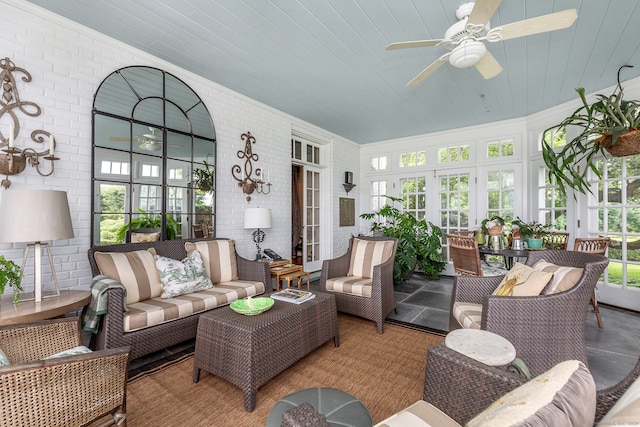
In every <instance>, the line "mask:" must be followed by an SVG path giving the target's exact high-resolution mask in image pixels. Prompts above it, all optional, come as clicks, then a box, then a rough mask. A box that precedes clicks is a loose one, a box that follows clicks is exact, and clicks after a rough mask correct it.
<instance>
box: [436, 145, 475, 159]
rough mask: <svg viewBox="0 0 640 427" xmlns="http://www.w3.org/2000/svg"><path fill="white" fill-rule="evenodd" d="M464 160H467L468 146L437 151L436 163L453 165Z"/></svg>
mask: <svg viewBox="0 0 640 427" xmlns="http://www.w3.org/2000/svg"><path fill="white" fill-rule="evenodd" d="M466 160H469V146H468V145H461V146H459V147H446V148H439V149H438V163H455V162H462V161H466Z"/></svg>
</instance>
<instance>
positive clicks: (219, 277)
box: [184, 239, 238, 285]
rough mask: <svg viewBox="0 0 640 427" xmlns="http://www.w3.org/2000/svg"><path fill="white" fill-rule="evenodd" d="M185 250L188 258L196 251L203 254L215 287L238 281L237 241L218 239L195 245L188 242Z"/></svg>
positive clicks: (208, 273)
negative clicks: (221, 283)
mask: <svg viewBox="0 0 640 427" xmlns="http://www.w3.org/2000/svg"><path fill="white" fill-rule="evenodd" d="M184 248H185V249H186V251H187V256H189V255H191V254H192V253H193V251H195V250H198V251H199V252H200V253H201V254H202V259H203V260H204V265H205V268H206V270H207V275H208V276H209V278H210V279H211V281H212V282H213V284H214V285H215V284H217V283H220V282H231V281H234V280H238V266H237V264H236V246H235V241H233V240H223V239H218V240H206V241H202V242H195V243H193V242H187V243H185V244H184Z"/></svg>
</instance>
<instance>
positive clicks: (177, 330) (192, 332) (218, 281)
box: [88, 238, 271, 360]
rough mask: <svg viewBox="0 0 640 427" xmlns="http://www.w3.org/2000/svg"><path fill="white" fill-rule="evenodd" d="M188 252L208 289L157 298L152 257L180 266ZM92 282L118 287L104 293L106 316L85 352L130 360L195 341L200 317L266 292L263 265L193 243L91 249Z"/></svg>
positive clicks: (225, 246)
mask: <svg viewBox="0 0 640 427" xmlns="http://www.w3.org/2000/svg"><path fill="white" fill-rule="evenodd" d="M194 249H197V250H198V251H199V252H200V253H201V254H202V258H203V260H204V264H205V266H206V273H207V275H208V276H209V278H210V279H211V281H212V282H213V287H211V288H209V289H206V290H196V291H193V292H190V293H187V294H183V295H179V296H175V297H172V298H166V296H165V298H162V297H161V294H162V285H161V284H160V283H159V276H158V275H157V270H156V265H155V261H154V255H159V256H161V257H166V258H171V259H175V260H182V259H184V258H185V257H187V256H188V254H190V253H191V252H192V251H193V250H194ZM88 257H89V263H90V265H91V270H92V273H93V275H94V276H98V275H104V276H108V277H110V278H112V279H116V280H119V281H120V282H122V283H123V286H121V287H110V288H109V289H108V290H107V291H106V292H107V293H108V296H107V298H108V311H107V313H106V314H104V315H103V316H102V318H101V319H100V324H99V327H98V331H97V333H96V334H94V335H93V337H92V342H91V347H92V348H94V349H106V348H115V347H122V346H130V347H131V353H130V356H129V357H130V359H131V360H133V359H136V358H139V357H141V356H144V355H146V354H149V353H153V352H155V351H159V350H162V349H164V348H167V347H169V346H172V345H175V344H178V343H180V342H183V341H186V340H189V339H192V338H195V336H196V329H197V325H198V319H199V316H200V314H202V313H204V312H206V311H208V310H211V309H214V308H216V307H220V306H225V305H228V304H230V303H232V302H233V301H235V300H237V299H240V298H245V297H248V296H254V295H260V294H263V293H264V292H265V291H267V292H271V286H265V285H271V275H270V273H269V266H268V264H267V263H262V262H257V261H253V260H248V259H245V258H242V257H240V256H239V255H238V254H237V253H236V252H235V245H234V242H233V240H229V239H210V238H204V239H193V240H189V241H186V240H167V241H160V242H141V243H126V244H121V245H108V246H96V247H92V248H91V249H89V251H88Z"/></svg>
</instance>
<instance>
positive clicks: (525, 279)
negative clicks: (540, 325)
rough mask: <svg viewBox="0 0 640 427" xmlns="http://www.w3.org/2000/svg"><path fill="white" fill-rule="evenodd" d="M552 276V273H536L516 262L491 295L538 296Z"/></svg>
mask: <svg viewBox="0 0 640 427" xmlns="http://www.w3.org/2000/svg"><path fill="white" fill-rule="evenodd" d="M552 276H553V273H549V272H544V271H537V270H534V269H533V268H531V267H529V266H527V265H524V264H521V263H519V262H517V263H516V265H515V266H513V268H512V269H511V270H509V271H508V272H507V274H506V275H505V276H504V278H503V279H502V281H501V282H500V285H498V287H497V288H496V290H495V291H493V295H498V296H515V297H518V296H536V295H540V292H542V289H544V287H545V286H546V285H547V283H549V280H550V279H551V277H552Z"/></svg>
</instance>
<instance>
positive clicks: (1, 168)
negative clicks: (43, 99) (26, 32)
mask: <svg viewBox="0 0 640 427" xmlns="http://www.w3.org/2000/svg"><path fill="white" fill-rule="evenodd" d="M0 70H2V71H1V72H0V81H1V82H2V99H0V120H1V119H2V116H4V115H5V114H7V115H8V116H9V129H8V130H7V129H3V130H2V131H1V132H0V147H5V148H4V149H3V150H2V153H4V154H0V174H2V175H6V178H5V179H3V180H2V182H1V184H2V186H3V187H4V188H5V189H6V188H9V186H10V185H11V181H9V175H16V174H19V173H20V172H22V171H23V170H24V169H25V166H26V164H27V162H29V164H30V165H31V166H33V167H35V168H36V171H38V173H39V174H40V175H42V176H49V175H51V174H52V173H53V171H54V161H56V160H60V159H59V158H58V157H55V156H54V154H53V153H54V151H55V139H54V137H53V135H51V134H50V133H49V132H47V131H45V130H42V129H38V130H34V131H33V132H31V140H32V141H33V142H35V143H36V144H43V145H42V147H43V148H44V150H42V151H37V150H36V149H35V148H31V147H25V148H18V147H16V146H15V138H16V137H17V136H18V134H19V133H20V122H19V120H18V116H17V114H16V113H17V112H21V113H23V114H26V115H27V116H29V117H38V116H39V115H40V113H42V110H41V109H40V106H38V105H37V104H36V103H35V102H31V101H22V100H21V99H20V94H19V93H18V88H17V86H16V81H15V78H14V76H13V73H14V72H20V73H22V74H24V76H23V77H22V81H24V82H26V83H29V82H30V81H31V74H29V72H28V71H27V70H25V69H24V68H20V67H16V66H15V64H14V63H13V62H12V61H11V60H10V59H9V58H4V59H0ZM47 140H48V142H49V147H48V148H46V147H45V146H44V145H45V144H46V141H47ZM40 158H43V159H45V160H49V162H50V167H51V170H50V171H49V172H47V173H44V172H43V171H42V170H40V166H41V160H40Z"/></svg>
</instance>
